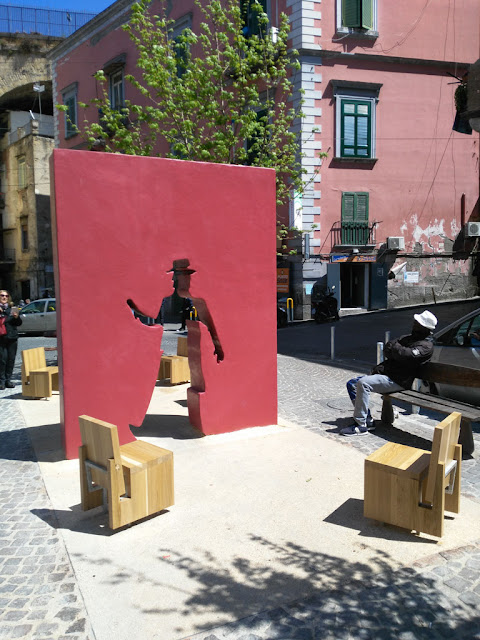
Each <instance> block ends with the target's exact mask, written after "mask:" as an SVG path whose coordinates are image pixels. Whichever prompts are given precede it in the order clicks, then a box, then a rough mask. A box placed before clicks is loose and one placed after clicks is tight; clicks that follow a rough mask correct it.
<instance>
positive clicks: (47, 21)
mask: <svg viewBox="0 0 480 640" xmlns="http://www.w3.org/2000/svg"><path fill="white" fill-rule="evenodd" d="M96 15H97V14H96V13H85V12H83V11H58V10H55V9H38V8H34V7H12V6H10V5H6V4H0V32H2V33H39V34H42V35H45V36H54V37H58V38H66V37H67V36H70V35H72V33H73V32H74V31H76V30H77V29H80V27H83V25H84V24H86V23H87V22H89V21H90V20H91V19H92V18H94V17H95V16H96Z"/></svg>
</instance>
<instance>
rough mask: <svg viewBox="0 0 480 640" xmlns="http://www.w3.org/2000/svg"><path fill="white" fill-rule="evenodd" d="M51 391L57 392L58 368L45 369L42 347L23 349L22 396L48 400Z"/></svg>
mask: <svg viewBox="0 0 480 640" xmlns="http://www.w3.org/2000/svg"><path fill="white" fill-rule="evenodd" d="M52 391H58V367H47V362H46V360H45V349H44V348H43V347H36V348H35V349H24V350H23V351H22V396H25V397H29V398H50V397H51V395H52Z"/></svg>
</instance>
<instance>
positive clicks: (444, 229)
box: [400, 214, 461, 254]
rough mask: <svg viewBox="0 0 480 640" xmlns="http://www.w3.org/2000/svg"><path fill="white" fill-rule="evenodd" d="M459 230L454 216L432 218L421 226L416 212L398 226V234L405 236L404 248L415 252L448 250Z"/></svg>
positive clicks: (459, 227)
mask: <svg viewBox="0 0 480 640" xmlns="http://www.w3.org/2000/svg"><path fill="white" fill-rule="evenodd" d="M460 231H461V226H460V224H459V221H458V220H457V219H455V218H453V219H451V220H448V221H446V220H445V219H442V218H440V219H438V218H434V219H433V220H430V221H429V222H428V223H427V225H425V226H422V225H421V224H420V222H419V220H418V216H417V215H416V214H412V215H411V216H410V218H409V219H408V220H405V221H404V222H403V224H402V225H401V227H400V234H401V235H402V236H404V238H405V250H406V251H412V252H413V251H415V252H416V253H419V252H424V253H427V254H428V253H433V252H439V251H440V252H441V251H448V249H449V247H451V246H452V245H453V243H454V242H455V240H456V238H457V236H458V234H459V233H460Z"/></svg>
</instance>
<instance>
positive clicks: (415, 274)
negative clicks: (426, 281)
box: [403, 271, 420, 284]
mask: <svg viewBox="0 0 480 640" xmlns="http://www.w3.org/2000/svg"><path fill="white" fill-rule="evenodd" d="M419 277H420V272H419V271H405V273H404V274H403V281H404V282H410V283H415V284H416V283H418V282H419Z"/></svg>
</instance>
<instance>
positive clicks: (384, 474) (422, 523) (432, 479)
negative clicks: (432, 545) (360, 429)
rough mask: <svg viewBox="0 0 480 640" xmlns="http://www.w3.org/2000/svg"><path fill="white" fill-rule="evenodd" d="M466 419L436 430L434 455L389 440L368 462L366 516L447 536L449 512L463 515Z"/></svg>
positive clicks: (454, 418)
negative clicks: (445, 525) (461, 441)
mask: <svg viewBox="0 0 480 640" xmlns="http://www.w3.org/2000/svg"><path fill="white" fill-rule="evenodd" d="M460 420H461V416H460V414H459V413H452V414H451V415H449V416H448V417H447V418H445V420H443V421H442V422H441V423H440V424H439V425H437V426H436V427H435V431H434V434H433V442H432V452H431V453H429V452H427V451H424V450H423V449H415V448H414V447H407V446H405V445H402V444H398V443H396V442H388V443H387V444H384V445H383V447H380V449H377V451H374V452H373V453H372V454H370V455H369V456H368V457H367V458H366V460H365V492H364V511H363V513H364V516H365V517H366V518H372V519H374V520H379V521H380V522H386V523H388V524H392V525H395V526H397V527H403V528H404V529H409V530H414V531H423V532H424V533H427V534H429V535H432V536H437V537H439V538H441V537H442V536H443V523H444V512H445V510H447V511H451V512H453V513H459V511H460V482H461V475H462V474H461V471H462V470H461V466H462V447H461V445H459V444H457V441H458V435H459V429H460Z"/></svg>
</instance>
